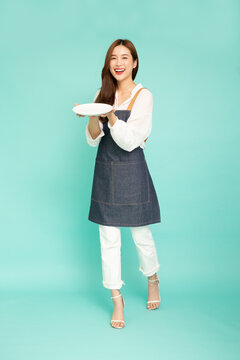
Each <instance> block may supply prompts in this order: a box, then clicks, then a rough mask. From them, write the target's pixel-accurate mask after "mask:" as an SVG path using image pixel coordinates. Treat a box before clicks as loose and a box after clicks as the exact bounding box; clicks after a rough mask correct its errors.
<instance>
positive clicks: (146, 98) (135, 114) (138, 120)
mask: <svg viewBox="0 0 240 360" xmlns="http://www.w3.org/2000/svg"><path fill="white" fill-rule="evenodd" d="M142 87H143V86H142V84H140V83H139V84H138V85H136V86H135V88H134V89H133V90H132V92H131V96H130V97H129V98H128V99H127V100H125V101H124V102H123V103H122V104H120V106H119V105H118V90H116V93H115V103H114V108H115V110H127V107H128V105H129V104H130V102H131V100H132V98H133V97H134V95H135V94H136V92H137V91H138V90H139V89H141V88H142ZM99 92H100V90H98V91H97V93H96V95H95V97H94V100H93V101H95V99H96V98H97V96H98V94H99ZM152 110H153V96H152V93H151V91H150V90H148V89H143V90H142V91H141V92H140V93H139V94H138V96H137V98H136V100H135V102H134V105H133V107H132V110H131V113H130V116H129V118H128V121H127V122H125V121H123V120H121V119H119V118H117V121H116V122H115V124H114V125H113V126H111V125H110V124H109V121H108V122H107V125H108V127H109V129H110V133H111V136H112V138H113V140H114V141H115V142H116V144H117V145H118V146H120V147H121V148H122V149H123V150H126V151H132V150H134V149H135V148H137V147H138V146H140V147H141V148H142V149H145V143H144V140H145V139H146V138H147V137H148V136H149V135H150V133H151V130H152ZM99 126H100V129H101V132H100V134H99V135H98V136H97V137H96V138H95V139H93V138H92V137H91V134H90V132H89V130H88V124H87V126H86V138H87V142H88V144H89V145H90V146H97V145H98V144H99V143H100V141H101V138H102V136H104V135H105V134H104V131H103V124H102V122H101V121H100V120H99Z"/></svg>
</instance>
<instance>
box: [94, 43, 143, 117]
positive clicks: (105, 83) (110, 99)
mask: <svg viewBox="0 0 240 360" xmlns="http://www.w3.org/2000/svg"><path fill="white" fill-rule="evenodd" d="M118 45H124V46H126V47H127V48H128V49H129V51H130V53H131V55H132V57H133V61H135V60H137V66H136V67H135V68H134V69H133V70H132V79H133V80H134V79H135V77H136V75H137V72H138V63H139V60H138V54H137V50H136V48H135V46H134V45H133V43H132V42H131V41H130V40H127V39H117V40H115V41H114V42H113V43H112V44H111V45H110V47H109V48H108V51H107V54H106V57H105V63H104V66H103V69H102V87H101V90H100V92H99V94H98V96H97V98H96V99H95V101H94V102H95V103H105V104H109V105H113V104H114V100H115V92H116V89H117V80H116V79H115V78H114V77H113V76H112V74H111V72H110V70H109V67H110V59H111V55H112V52H113V49H114V48H115V47H116V46H118ZM99 120H100V121H102V123H105V122H106V121H107V120H108V118H107V117H106V116H105V117H99Z"/></svg>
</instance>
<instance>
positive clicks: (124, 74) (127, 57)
mask: <svg viewBox="0 0 240 360" xmlns="http://www.w3.org/2000/svg"><path fill="white" fill-rule="evenodd" d="M136 66H137V60H135V61H133V58H132V55H131V53H130V50H129V49H128V48H127V47H126V46H124V45H118V46H116V47H115V48H114V49H113V52H112V55H111V58H110V66H109V70H110V72H111V74H112V76H113V77H114V78H115V79H116V80H117V81H122V80H125V79H127V78H129V77H130V78H131V79H132V70H133V68H135V67H136ZM118 69H119V70H121V71H116V70H118Z"/></svg>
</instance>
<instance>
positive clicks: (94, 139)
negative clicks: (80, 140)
mask: <svg viewBox="0 0 240 360" xmlns="http://www.w3.org/2000/svg"><path fill="white" fill-rule="evenodd" d="M99 92H100V90H98V91H97V93H96V95H95V97H94V100H93V102H94V101H95V99H96V98H97V96H98V94H99ZM102 129H103V123H102V122H101V121H100V120H99V118H98V116H90V117H89V122H88V124H87V126H86V138H87V142H88V144H89V145H90V146H97V145H98V144H99V143H100V141H101V138H102V136H104V135H105V134H104V131H103V130H102Z"/></svg>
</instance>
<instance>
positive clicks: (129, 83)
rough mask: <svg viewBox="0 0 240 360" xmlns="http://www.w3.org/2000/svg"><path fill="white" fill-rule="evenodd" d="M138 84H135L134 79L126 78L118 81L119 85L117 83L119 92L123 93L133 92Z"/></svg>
mask: <svg viewBox="0 0 240 360" xmlns="http://www.w3.org/2000/svg"><path fill="white" fill-rule="evenodd" d="M136 85H137V84H135V83H134V81H133V80H132V79H125V80H122V81H121V82H119V81H118V85H117V88H118V92H120V93H121V94H124V93H127V92H131V91H132V90H133V89H134V88H135V86H136Z"/></svg>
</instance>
